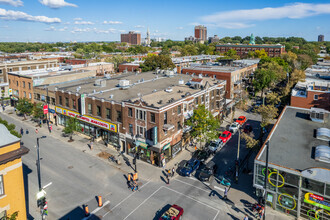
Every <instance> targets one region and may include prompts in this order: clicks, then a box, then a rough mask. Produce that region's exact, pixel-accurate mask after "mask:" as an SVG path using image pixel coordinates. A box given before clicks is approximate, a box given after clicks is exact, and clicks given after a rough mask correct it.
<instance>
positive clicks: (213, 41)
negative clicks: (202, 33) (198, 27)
mask: <svg viewBox="0 0 330 220" xmlns="http://www.w3.org/2000/svg"><path fill="white" fill-rule="evenodd" d="M219 40H220V38H219V37H218V35H214V36H213V37H209V43H217V42H219Z"/></svg>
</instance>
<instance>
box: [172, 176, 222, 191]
mask: <svg viewBox="0 0 330 220" xmlns="http://www.w3.org/2000/svg"><path fill="white" fill-rule="evenodd" d="M188 178H189V179H192V180H195V181H197V182H200V181H199V180H198V179H196V178H195V177H188ZM174 180H176V181H179V182H181V183H184V184H187V185H190V186H193V187H195V188H197V189H200V190H203V191H205V192H208V191H207V190H205V189H202V188H200V187H198V186H195V185H192V184H190V183H186V182H184V181H181V180H178V179H174ZM203 183H204V184H205V185H207V186H210V185H211V184H210V183H208V182H203ZM213 187H214V188H215V189H218V190H220V191H222V192H224V191H225V190H224V189H223V188H221V187H218V186H213Z"/></svg>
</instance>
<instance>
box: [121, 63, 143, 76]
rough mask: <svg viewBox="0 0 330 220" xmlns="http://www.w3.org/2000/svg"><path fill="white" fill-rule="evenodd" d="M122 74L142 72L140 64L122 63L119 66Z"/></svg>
mask: <svg viewBox="0 0 330 220" xmlns="http://www.w3.org/2000/svg"><path fill="white" fill-rule="evenodd" d="M118 69H119V72H120V73H124V72H136V71H140V62H133V63H121V64H119V65H118Z"/></svg>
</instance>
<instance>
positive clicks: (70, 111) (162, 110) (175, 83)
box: [55, 72, 226, 166]
mask: <svg viewBox="0 0 330 220" xmlns="http://www.w3.org/2000/svg"><path fill="white" fill-rule="evenodd" d="M167 73H168V72H165V73H163V74H156V73H152V72H147V73H141V74H123V75H122V76H121V77H117V78H114V79H101V80H97V81H95V80H92V79H91V80H85V81H80V82H76V83H72V84H71V86H70V85H66V86H65V87H60V86H59V87H58V88H56V107H55V111H56V113H57V115H58V124H60V125H65V123H66V121H67V120H68V118H69V117H77V118H78V120H79V122H80V125H81V133H84V134H85V135H88V136H94V137H95V138H96V140H97V141H100V142H104V143H105V144H106V145H108V146H112V147H115V148H117V149H119V150H120V151H123V152H125V153H126V154H129V155H131V156H135V155H138V158H139V159H141V160H143V161H146V162H148V163H150V164H153V165H155V166H161V162H160V161H162V160H163V159H164V158H165V160H166V161H169V160H171V159H172V158H174V157H175V156H176V155H177V154H178V153H179V152H180V151H181V150H182V146H183V145H182V135H183V132H184V130H185V127H184V122H185V120H186V119H188V118H189V117H190V116H191V115H192V113H193V110H194V108H196V107H197V106H198V105H200V104H204V105H205V106H206V108H207V109H209V110H210V111H211V112H212V114H213V115H214V116H219V115H220V113H221V110H222V106H223V103H224V97H223V96H224V94H225V84H226V83H225V81H223V80H217V79H213V78H210V77H203V78H201V79H199V80H198V82H195V80H194V77H192V76H190V75H176V74H172V73H171V74H168V75H167Z"/></svg>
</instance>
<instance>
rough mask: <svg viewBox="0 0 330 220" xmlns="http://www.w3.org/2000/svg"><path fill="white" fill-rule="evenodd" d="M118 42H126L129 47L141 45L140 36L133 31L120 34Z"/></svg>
mask: <svg viewBox="0 0 330 220" xmlns="http://www.w3.org/2000/svg"><path fill="white" fill-rule="evenodd" d="M120 39H121V40H120V41H121V42H126V43H129V44H131V45H141V34H139V33H135V32H134V31H130V32H128V34H121V35H120Z"/></svg>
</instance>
